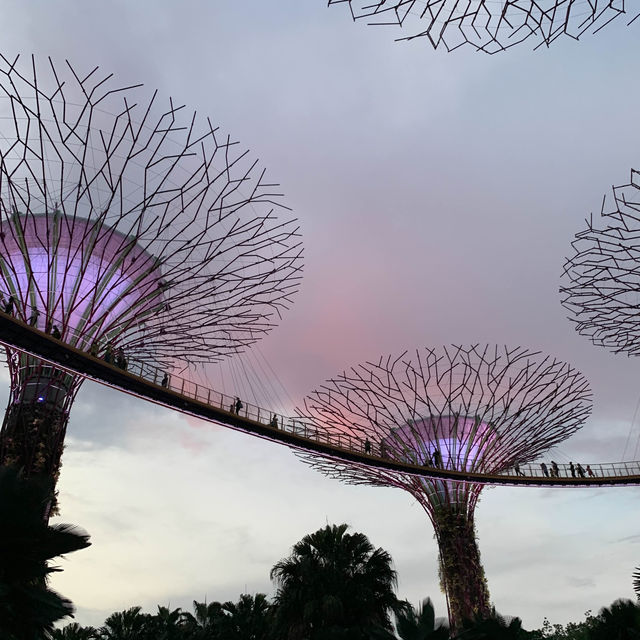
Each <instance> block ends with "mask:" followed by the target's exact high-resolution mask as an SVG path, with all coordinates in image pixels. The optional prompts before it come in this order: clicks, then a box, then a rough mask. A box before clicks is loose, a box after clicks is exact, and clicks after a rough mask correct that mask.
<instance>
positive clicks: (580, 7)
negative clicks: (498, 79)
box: [329, 0, 638, 53]
mask: <svg viewBox="0 0 640 640" xmlns="http://www.w3.org/2000/svg"><path fill="white" fill-rule="evenodd" d="M345 2H346V3H348V4H349V8H350V9H351V15H352V17H353V19H354V20H357V19H364V20H366V21H367V22H369V24H377V25H396V26H397V27H402V33H403V34H404V35H402V36H401V37H400V38H399V39H400V40H412V39H414V38H426V39H427V40H428V41H429V42H430V44H431V45H432V46H433V48H434V49H437V48H438V47H445V48H446V49H447V50H448V51H452V50H453V49H457V48H458V47H460V46H462V45H471V46H472V47H474V48H476V49H478V50H480V51H484V52H485V53H496V52H498V51H504V50H505V49H508V48H509V47H512V46H514V45H516V44H519V43H520V42H522V41H523V40H527V39H529V38H530V39H531V40H532V41H533V42H534V44H535V45H536V46H549V45H550V44H551V43H552V42H553V41H554V40H555V39H556V38H558V37H560V36H569V37H571V38H574V39H578V38H579V37H580V36H581V35H582V34H584V33H585V32H587V31H592V32H597V31H599V30H600V29H601V28H602V27H604V26H605V25H607V24H608V23H609V22H611V21H612V20H613V19H615V18H617V17H618V16H621V15H626V16H627V17H628V22H629V24H630V23H631V22H633V21H634V20H635V19H636V18H637V17H638V13H632V14H629V13H627V8H628V5H627V7H625V0H590V1H587V0H581V1H578V2H576V1H574V0H542V1H541V2H540V1H538V0H506V1H505V2H492V1H491V0H470V1H468V2H459V1H458V0H444V1H443V0H329V5H332V4H343V3H345ZM628 4H632V3H629V2H628Z"/></svg>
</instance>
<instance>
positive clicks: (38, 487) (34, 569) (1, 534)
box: [0, 467, 91, 640]
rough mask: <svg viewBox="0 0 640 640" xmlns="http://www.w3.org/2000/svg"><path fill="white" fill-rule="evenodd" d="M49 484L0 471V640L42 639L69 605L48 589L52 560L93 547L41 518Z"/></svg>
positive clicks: (75, 531) (81, 535)
mask: <svg viewBox="0 0 640 640" xmlns="http://www.w3.org/2000/svg"><path fill="white" fill-rule="evenodd" d="M51 485H52V483H51V482H49V481H46V480H35V479H25V478H23V477H22V476H21V474H20V472H19V471H18V470H16V469H14V468H9V467H0V638H2V639H3V640H14V639H15V640H32V639H33V640H40V639H41V638H43V637H47V636H48V634H50V633H51V632H52V631H53V623H54V622H56V621H57V620H61V619H63V618H65V617H68V616H72V615H73V611H74V608H73V604H72V603H71V601H70V600H67V599H66V598H63V597H62V596H60V595H59V594H57V593H56V592H55V591H53V590H51V589H50V588H49V587H48V584H47V580H48V577H49V575H50V574H51V573H52V572H54V571H60V569H59V568H58V567H55V566H52V565H51V564H50V562H49V561H50V560H52V559H53V558H56V557H58V556H61V555H63V554H65V553H71V552H72V551H77V550H78V549H84V548H85V547H88V546H89V545H90V544H91V543H90V542H89V536H88V535H87V534H86V533H85V532H84V531H82V530H81V529H79V528H77V527H74V526H72V525H68V524H58V525H54V526H49V525H48V524H47V522H46V521H45V519H44V514H45V512H46V509H47V505H48V504H49V503H50V500H51V496H52V492H53V489H52V486H51Z"/></svg>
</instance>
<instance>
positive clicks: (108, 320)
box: [0, 211, 165, 349]
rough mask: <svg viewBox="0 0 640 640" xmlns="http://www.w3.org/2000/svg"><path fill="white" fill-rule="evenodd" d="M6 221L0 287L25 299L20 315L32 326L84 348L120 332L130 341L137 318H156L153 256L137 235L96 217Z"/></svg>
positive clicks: (158, 291) (159, 291)
mask: <svg viewBox="0 0 640 640" xmlns="http://www.w3.org/2000/svg"><path fill="white" fill-rule="evenodd" d="M10 223H11V224H9V225H4V226H3V232H2V235H0V240H1V242H2V254H0V289H1V290H2V291H5V292H7V295H11V296H13V297H14V299H15V300H20V301H27V307H26V308H25V311H27V312H28V314H29V316H28V318H24V319H25V320H28V319H30V318H33V320H32V322H31V324H33V325H34V326H37V327H38V328H40V329H45V328H47V327H48V328H49V329H51V327H52V326H57V327H58V328H59V330H60V331H61V334H62V338H63V339H64V340H66V341H67V342H69V343H70V344H73V345H77V346H79V347H80V348H83V349H87V348H89V346H90V345H91V343H92V342H94V341H99V340H101V339H107V340H113V339H117V337H118V336H119V335H120V334H122V333H124V332H128V334H129V340H131V338H132V335H133V334H135V333H140V326H141V325H140V323H142V322H145V321H146V322H147V323H148V324H149V325H151V326H152V325H153V324H154V323H161V322H162V320H163V310H164V306H165V303H163V291H164V286H163V285H164V283H163V280H162V274H161V270H160V268H159V266H158V260H157V259H156V258H155V257H154V256H152V255H151V254H150V253H148V252H146V251H145V250H144V249H143V248H141V247H140V246H139V245H138V244H137V242H136V239H135V238H133V237H127V236H124V235H123V234H121V233H119V232H117V231H116V230H114V229H111V228H109V227H107V226H106V225H104V224H101V223H100V222H99V221H90V220H85V219H82V218H74V219H71V220H66V219H65V218H64V217H63V216H62V214H61V213H60V212H59V211H56V212H54V213H53V214H52V215H44V214H40V215H37V214H36V215H33V214H27V215H17V214H16V215H14V216H13V217H12V218H11V219H10ZM42 238H47V239H49V242H48V244H47V245H44V244H43V242H42ZM33 309H37V310H38V313H37V314H36V316H33V311H32V310H33ZM40 310H42V312H40ZM18 311H19V312H20V309H18Z"/></svg>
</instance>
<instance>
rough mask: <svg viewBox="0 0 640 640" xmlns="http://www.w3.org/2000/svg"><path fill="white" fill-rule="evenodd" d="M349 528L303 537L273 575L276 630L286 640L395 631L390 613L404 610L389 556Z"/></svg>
mask: <svg viewBox="0 0 640 640" xmlns="http://www.w3.org/2000/svg"><path fill="white" fill-rule="evenodd" d="M347 529H348V525H346V524H341V525H327V526H326V527H324V528H323V529H319V530H318V531H316V532H315V533H312V534H309V535H307V536H305V537H304V538H303V539H302V540H301V541H300V542H298V543H297V544H296V545H295V546H294V547H293V551H292V553H291V555H290V556H289V557H288V558H284V559H283V560H281V561H280V562H278V563H277V564H276V565H275V566H274V567H273V569H272V570H271V579H272V580H274V581H275V582H276V584H277V587H278V591H277V594H276V597H275V602H274V604H275V607H276V624H275V628H276V631H278V632H279V633H280V634H281V637H283V638H287V639H288V640H298V639H303V638H304V639H305V640H307V639H308V640H324V639H325V638H326V639H329V638H331V640H338V639H339V638H345V639H349V640H356V639H359V638H368V637H369V636H370V635H371V633H372V631H373V630H374V629H376V628H378V629H380V628H382V629H387V630H389V629H391V620H390V617H389V613H390V612H391V611H393V612H398V611H401V610H402V609H404V608H405V607H406V604H405V603H403V602H400V601H399V600H398V599H397V597H396V595H395V593H394V588H395V586H396V582H397V578H396V572H395V571H394V570H393V568H392V567H391V556H390V555H389V554H388V553H387V552H386V551H384V550H383V549H374V547H373V545H372V544H371V542H369V539H368V538H367V537H366V536H365V535H364V534H362V533H354V534H348V533H347V532H346V531H347Z"/></svg>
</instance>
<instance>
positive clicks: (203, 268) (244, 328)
mask: <svg viewBox="0 0 640 640" xmlns="http://www.w3.org/2000/svg"><path fill="white" fill-rule="evenodd" d="M18 62H19V60H18V58H16V59H15V60H9V59H7V58H5V57H0V116H1V117H2V120H0V131H1V135H2V139H1V140H0V291H1V293H2V300H0V303H1V304H2V306H3V310H5V311H8V312H11V313H13V314H15V315H16V316H17V317H19V318H20V319H22V320H24V321H25V322H28V323H29V324H31V325H32V326H34V327H37V328H38V329H40V330H43V331H46V332H48V333H51V334H52V335H53V336H54V337H56V338H59V339H61V340H63V341H64V342H66V343H69V344H71V345H74V346H76V347H77V348H80V349H82V350H86V351H89V350H90V351H91V352H92V353H93V355H96V356H101V357H105V358H106V359H109V360H112V359H114V358H116V357H117V358H119V361H120V362H121V363H123V364H124V365H125V366H126V358H127V357H135V358H136V359H137V360H140V361H142V362H149V363H151V364H154V365H156V366H162V367H164V368H166V369H167V370H170V369H171V368H172V367H174V366H176V365H177V364H178V363H180V366H182V367H184V366H185V365H188V364H191V363H198V362H210V361H215V360H219V359H221V358H224V357H226V356H228V355H232V354H233V353H236V352H238V351H241V350H242V349H243V348H244V347H247V346H248V345H251V344H252V343H253V342H255V341H256V340H257V339H258V338H259V337H260V336H262V335H263V334H265V333H266V332H268V331H269V330H270V329H271V328H272V327H273V326H274V325H275V323H276V321H277V320H278V318H279V317H280V313H281V311H282V310H283V309H285V308H287V306H288V305H289V303H290V300H291V296H292V294H293V293H294V292H295V291H296V290H297V288H298V284H299V279H300V274H301V268H302V266H301V253H302V250H301V245H300V240H299V233H298V227H297V223H296V221H295V219H294V218H293V217H292V216H291V215H290V214H289V213H288V210H287V209H286V207H284V206H283V205H282V204H280V194H278V193H277V190H276V189H275V185H273V184H270V183H269V182H268V181H267V180H266V179H265V171H264V170H263V169H260V168H259V166H258V162H257V161H256V160H253V159H251V158H250V156H249V154H248V152H247V151H245V150H243V149H242V148H241V147H240V146H239V144H238V143H237V142H235V141H233V140H232V139H231V138H230V137H228V136H227V135H225V134H223V133H221V132H220V131H219V129H218V128H216V127H214V126H213V125H212V123H211V121H210V120H208V119H198V118H197V117H196V114H195V113H190V112H188V111H187V110H186V109H185V108H184V107H182V106H179V105H177V104H176V103H175V102H174V101H173V100H172V99H169V100H168V101H166V102H164V103H163V102H161V100H160V99H158V97H157V95H156V94H155V93H154V94H151V95H148V94H147V95H145V92H144V91H143V90H142V89H141V85H136V86H125V87H121V86H117V85H116V84H114V82H113V80H112V77H111V76H108V75H107V76H105V75H103V74H101V73H100V72H99V71H98V69H97V68H95V69H93V70H89V71H88V72H85V71H82V72H80V71H78V70H76V69H74V68H73V67H72V66H71V65H69V64H68V63H66V64H64V65H60V66H55V65H54V64H53V63H52V62H51V60H48V61H47V62H45V63H43V64H42V65H40V67H39V68H38V69H36V63H35V60H34V59H31V61H30V64H28V65H25V66H24V68H21V67H20V65H19V64H18ZM7 356H8V362H9V370H10V375H11V395H10V399H9V406H8V409H7V412H6V414H5V419H4V423H3V426H2V431H1V433H0V461H1V462H4V463H15V464H18V465H20V466H22V467H24V468H25V470H26V472H27V473H29V474H32V473H46V474H50V475H53V476H54V477H55V476H56V475H57V473H58V469H59V464H60V455H61V453H62V447H63V439H64V434H65V429H66V424H67V421H68V417H69V410H70V406H71V403H72V401H73V397H74V395H75V393H76V392H77V389H78V387H79V385H80V382H81V380H80V378H79V377H77V376H73V375H69V374H67V373H64V372H62V371H60V370H57V369H55V368H53V367H51V366H49V365H45V364H43V363H42V362H41V361H39V360H38V359H36V358H33V357H28V356H25V355H21V354H19V353H17V352H16V351H14V350H12V349H8V350H7Z"/></svg>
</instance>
